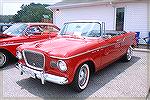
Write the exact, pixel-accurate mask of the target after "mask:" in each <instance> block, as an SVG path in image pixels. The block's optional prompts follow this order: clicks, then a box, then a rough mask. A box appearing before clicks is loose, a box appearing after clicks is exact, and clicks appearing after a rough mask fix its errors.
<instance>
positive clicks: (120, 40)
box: [50, 36, 131, 60]
mask: <svg viewBox="0 0 150 100" xmlns="http://www.w3.org/2000/svg"><path fill="white" fill-rule="evenodd" d="M129 37H131V36H126V37H124V39H119V40H118V41H117V42H119V43H121V42H122V41H123V40H125V39H126V38H129ZM115 44H117V43H112V44H109V45H106V46H101V47H98V48H95V49H92V50H89V51H86V52H83V53H79V54H76V55H74V56H70V57H67V58H63V57H57V56H50V57H51V58H56V59H62V60H67V59H71V58H74V57H77V56H81V55H84V54H86V53H89V52H92V51H95V50H98V49H103V48H106V47H109V46H112V45H115Z"/></svg>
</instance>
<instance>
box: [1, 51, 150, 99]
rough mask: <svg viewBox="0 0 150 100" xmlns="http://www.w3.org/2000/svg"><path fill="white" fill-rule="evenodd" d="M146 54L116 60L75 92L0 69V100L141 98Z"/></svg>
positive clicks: (144, 92)
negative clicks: (85, 86)
mask: <svg viewBox="0 0 150 100" xmlns="http://www.w3.org/2000/svg"><path fill="white" fill-rule="evenodd" d="M149 54H150V53H146V52H134V54H133V55H134V56H133V59H132V60H131V61H130V62H126V63H125V62H121V61H117V62H115V63H113V64H111V65H110V66H108V67H107V68H104V69H103V70H101V71H99V72H97V73H96V74H95V75H94V76H92V77H91V79H90V82H89V85H88V87H87V88H86V89H85V90H84V91H83V92H81V93H75V92H74V91H73V90H71V88H70V86H67V85H65V86H61V85H57V84H53V83H50V82H46V84H45V85H42V84H41V81H40V80H36V79H32V78H29V77H28V76H26V75H23V76H22V75H20V73H19V71H18V70H17V69H16V68H15V64H11V65H9V66H7V67H6V68H3V69H0V75H1V76H0V78H1V80H2V81H1V83H0V86H1V87H0V88H1V90H2V91H1V92H0V95H1V97H2V98H0V99H20V98H22V99H42V100H43V99H44V100H47V99H52V98H53V99H60V98H61V99H63V98H75V99H112V98H113V99H118V100H120V99H124V100H126V99H132V100H133V99H135V100H137V99H140V100H141V99H145V97H146V95H147V93H148V68H149V67H148V65H149V64H148V63H149V62H148V61H149V60H150V59H149V57H148V55H149Z"/></svg>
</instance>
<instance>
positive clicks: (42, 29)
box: [27, 25, 59, 42]
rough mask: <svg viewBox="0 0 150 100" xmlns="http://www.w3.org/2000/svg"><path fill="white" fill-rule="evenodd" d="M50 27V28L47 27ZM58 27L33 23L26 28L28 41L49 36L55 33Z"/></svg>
mask: <svg viewBox="0 0 150 100" xmlns="http://www.w3.org/2000/svg"><path fill="white" fill-rule="evenodd" d="M48 27H50V28H48ZM58 31H59V29H57V28H56V27H54V26H49V25H45V26H43V25H41V26H40V25H36V26H35V25H34V26H30V27H29V28H28V29H27V34H28V35H27V36H28V42H32V41H38V40H41V39H47V38H51V36H50V34H54V33H57V32H58Z"/></svg>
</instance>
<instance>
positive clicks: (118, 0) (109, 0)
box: [47, 0, 144, 9]
mask: <svg viewBox="0 0 150 100" xmlns="http://www.w3.org/2000/svg"><path fill="white" fill-rule="evenodd" d="M137 1H142V0H107V1H95V2H86V3H76V4H65V5H54V6H48V7H47V8H48V9H63V8H70V7H71V8H76V7H82V6H83V7H86V6H93V5H94V6H96V5H100V4H101V5H103V4H116V3H127V2H130V3H132V2H137ZM143 1H144V0H143Z"/></svg>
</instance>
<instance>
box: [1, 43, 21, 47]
mask: <svg viewBox="0 0 150 100" xmlns="http://www.w3.org/2000/svg"><path fill="white" fill-rule="evenodd" d="M22 44H24V43H12V44H9V43H8V44H7V43H4V44H0V46H11V45H22Z"/></svg>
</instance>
